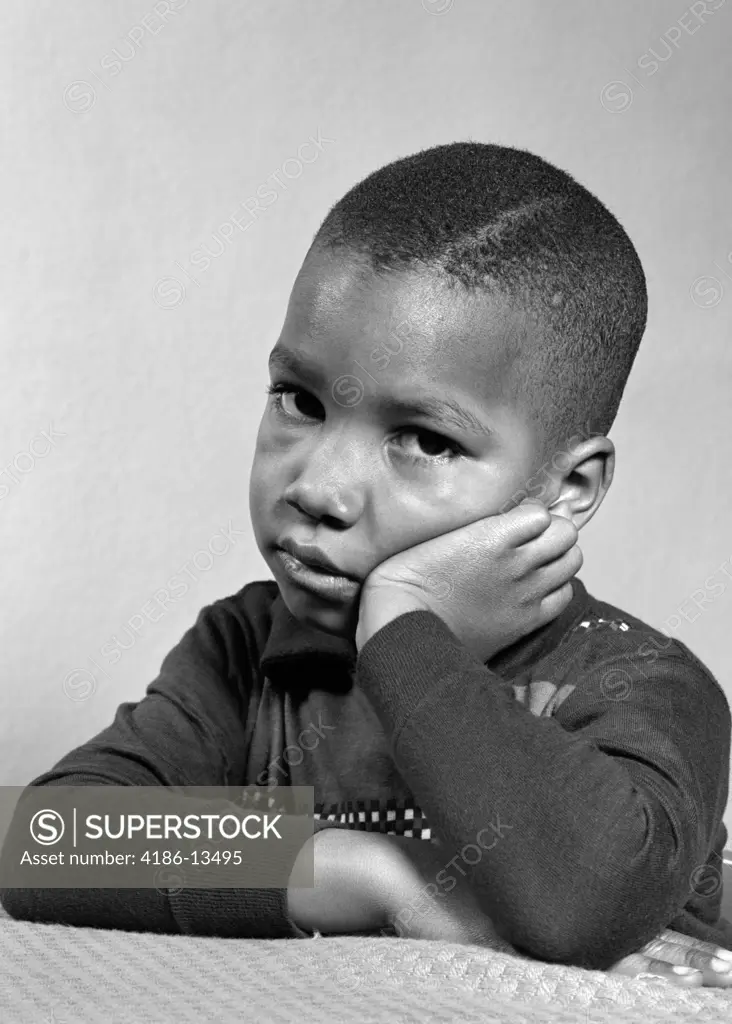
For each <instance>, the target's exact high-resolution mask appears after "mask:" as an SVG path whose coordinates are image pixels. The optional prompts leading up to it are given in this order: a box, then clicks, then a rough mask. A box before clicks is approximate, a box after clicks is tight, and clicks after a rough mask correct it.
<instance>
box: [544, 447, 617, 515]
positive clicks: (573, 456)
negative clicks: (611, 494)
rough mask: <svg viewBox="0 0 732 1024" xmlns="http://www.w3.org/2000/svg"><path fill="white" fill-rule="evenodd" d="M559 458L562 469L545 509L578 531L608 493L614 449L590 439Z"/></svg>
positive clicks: (612, 472)
mask: <svg viewBox="0 0 732 1024" xmlns="http://www.w3.org/2000/svg"><path fill="white" fill-rule="evenodd" d="M563 455H564V459H563V462H564V465H563V466H562V467H561V468H560V469H559V470H558V471H557V475H556V476H555V477H554V487H553V488H552V491H553V494H554V497H553V499H552V500H551V501H550V502H549V504H548V508H549V510H550V511H551V512H552V513H553V514H554V515H557V516H564V518H565V519H570V520H571V521H572V522H573V523H574V525H575V526H576V527H577V529H578V530H581V529H582V527H583V526H584V525H585V524H586V523H588V522H589V521H590V519H592V517H593V516H594V514H595V512H597V510H598V508H599V507H600V505H602V503H603V501H604V499H605V495H606V494H607V492H608V490H609V489H610V484H611V483H612V480H613V474H614V472H615V445H614V444H613V443H612V441H611V440H610V439H609V438H607V437H591V438H589V439H588V440H586V441H581V442H579V443H578V444H577V445H575V446H574V447H573V448H572V449H571V450H570V451H567V452H564V453H563ZM552 465H555V463H554V462H553V463H552Z"/></svg>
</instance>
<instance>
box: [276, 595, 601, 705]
mask: <svg viewBox="0 0 732 1024" xmlns="http://www.w3.org/2000/svg"><path fill="white" fill-rule="evenodd" d="M572 592H573V593H572V600H571V601H570V603H569V604H568V605H567V607H566V608H565V609H564V611H563V612H562V613H561V614H560V615H559V616H557V618H556V619H554V620H553V621H552V622H549V623H548V624H547V625H546V626H542V627H541V629H537V630H535V631H534V632H533V633H530V634H529V635H528V636H526V637H523V638H522V639H520V640H518V641H516V643H514V644H511V646H510V647H506V648H505V649H504V650H502V651H500V652H499V653H498V654H497V655H496V656H495V657H494V658H492V659H491V660H490V661H489V662H488V663H487V667H488V668H489V669H490V670H491V671H493V672H496V673H498V674H499V675H503V676H505V677H506V678H513V677H514V676H516V675H518V674H519V673H520V672H521V671H522V670H523V669H525V668H527V667H528V666H529V665H534V664H536V663H537V662H539V661H540V660H541V659H542V658H544V657H545V656H546V655H547V654H549V653H550V651H552V650H553V649H554V648H555V647H557V646H558V645H559V644H560V643H561V641H562V640H563V638H564V637H565V636H566V635H567V634H568V633H569V632H570V630H571V629H572V628H573V627H574V625H576V623H577V622H578V621H579V620H580V618H582V617H583V616H584V614H585V611H586V608H587V605H588V602H589V600H590V598H589V595H588V593H587V590H586V589H585V587H584V584H583V583H582V581H581V580H579V579H576V578H575V579H573V580H572ZM356 661H357V652H356V645H355V643H354V642H353V640H349V639H346V638H344V637H337V636H332V635H331V634H330V633H324V632H322V631H321V630H319V629H314V628H313V627H312V626H306V625H304V624H303V623H301V622H300V621H299V620H298V619H296V618H295V617H294V615H292V613H291V612H290V611H289V609H288V608H287V605H286V604H285V602H284V601H283V599H282V595H281V594H280V593H279V591H278V593H277V596H276V597H275V599H274V601H273V603H272V626H271V629H270V632H269V636H268V637H267V641H266V643H265V645H264V650H263V652H262V657H261V659H260V663H259V667H260V671H261V672H262V674H263V675H266V676H267V677H268V678H270V679H272V680H273V681H275V682H277V681H282V682H283V683H284V682H286V681H287V679H291V678H292V673H293V670H296V669H299V670H302V671H303V672H304V671H305V670H308V672H309V674H311V673H314V672H317V674H318V676H319V677H320V678H321V680H322V681H323V682H325V681H326V678H327V680H328V681H329V682H330V684H331V685H332V684H336V685H337V684H338V683H341V685H344V686H345V688H350V686H351V681H352V676H353V672H354V670H355V668H356ZM339 688H340V687H339Z"/></svg>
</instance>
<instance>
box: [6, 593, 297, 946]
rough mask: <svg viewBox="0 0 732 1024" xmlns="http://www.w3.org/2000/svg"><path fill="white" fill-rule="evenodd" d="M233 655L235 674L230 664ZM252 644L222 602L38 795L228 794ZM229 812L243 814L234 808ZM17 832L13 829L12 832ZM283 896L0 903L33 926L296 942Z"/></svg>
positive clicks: (259, 893)
mask: <svg viewBox="0 0 732 1024" xmlns="http://www.w3.org/2000/svg"><path fill="white" fill-rule="evenodd" d="M232 644H235V645H236V647H237V658H236V666H234V665H233V664H232V663H233V660H234V659H233V658H232V657H230V652H231V650H232ZM251 645H252V641H251V637H250V636H248V635H246V631H245V628H244V625H243V623H241V622H239V621H238V619H237V617H236V616H235V615H234V614H233V613H232V612H231V611H229V610H227V609H226V607H224V606H223V603H221V602H220V603H217V604H215V605H212V606H210V607H209V608H206V609H204V610H203V611H202V612H201V613H200V615H199V617H198V620H197V622H196V624H195V626H194V627H193V628H191V629H190V630H188V632H187V633H186V634H185V635H184V637H183V638H182V639H181V641H180V643H179V644H178V645H177V646H176V647H175V648H174V649H173V650H172V651H171V652H170V653H169V654H168V655H167V657H166V658H165V660H164V661H163V664H162V667H161V670H160V674H159V676H158V678H157V679H156V680H155V681H154V682H152V683H151V684H150V685H149V686H148V688H147V692H146V695H145V697H144V698H143V699H142V700H141V701H139V702H138V703H124V704H122V705H120V707H119V708H118V710H117V712H116V715H115V718H114V722H113V723H112V724H111V725H110V726H109V727H108V728H106V729H104V730H103V731H102V732H100V733H99V734H98V735H97V736H95V737H94V738H93V739H91V740H90V741H89V742H88V743H85V744H83V745H82V746H80V747H77V748H76V749H74V750H72V751H71V752H70V753H69V754H67V755H66V756H65V757H64V758H62V759H61V761H59V762H58V764H56V765H55V767H54V768H52V769H51V770H50V771H48V772H46V773H44V774H43V775H41V776H40V777H39V778H37V779H36V780H35V781H34V782H33V783H32V785H34V786H57V785H62V786H71V785H73V786H81V785H94V786H102V785H114V786H127V785H129V786H226V785H238V784H240V783H241V780H242V779H244V777H245V763H244V759H245V757H246V749H247V737H246V719H247V713H248V690H249V678H248V677H247V676H246V675H245V674H246V673H247V672H248V658H247V657H246V656H245V657H243V658H242V657H241V655H239V653H238V651H239V650H241V649H242V648H244V650H245V651H247V650H250V649H251ZM230 810H231V811H232V812H234V811H236V810H239V808H237V807H236V806H235V805H233V804H232V805H231V808H230ZM11 831H12V825H11ZM286 895H287V892H286V888H285V887H284V886H283V888H282V889H190V888H183V889H180V890H179V891H177V892H176V891H171V892H167V891H166V892H160V891H158V890H157V889H153V888H150V889H33V890H30V889H10V888H6V889H3V890H0V900H1V901H2V904H3V906H4V907H5V909H6V910H7V912H8V913H9V914H10V915H11V916H12V917H16V918H20V919H24V920H31V921H53V922H58V923H63V924H71V925H80V926H89V927H99V928H119V929H126V930H139V931H156V932H187V933H193V934H207V935H223V936H261V937H267V938H276V937H280V936H296V935H299V934H301V933H300V932H299V929H297V928H295V927H294V926H293V923H292V922H291V920H290V919H289V918H288V916H287V910H286Z"/></svg>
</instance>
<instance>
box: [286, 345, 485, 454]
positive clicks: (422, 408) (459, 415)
mask: <svg viewBox="0 0 732 1024" xmlns="http://www.w3.org/2000/svg"><path fill="white" fill-rule="evenodd" d="M358 365H359V366H360V364H358ZM269 368H270V370H272V369H280V370H283V371H287V370H289V371H290V372H291V373H294V374H295V375H297V376H299V377H300V378H301V379H302V380H305V381H308V382H310V383H311V384H312V385H313V386H318V385H321V384H322V383H323V375H322V374H321V372H320V371H319V370H317V369H315V367H311V366H309V365H308V364H307V363H305V362H301V361H300V359H298V358H297V357H296V356H295V355H293V353H291V352H287V351H286V350H284V349H273V350H272V353H271V354H270V357H269ZM366 372H368V371H366ZM354 376H357V375H356V374H354ZM381 404H382V406H383V407H384V408H385V409H388V410H389V411H390V412H399V413H402V414H404V415H407V416H410V415H411V416H426V417H429V418H430V419H434V420H439V421H440V422H442V423H444V424H446V425H449V426H453V427H456V428H457V429H458V430H467V431H468V432H471V431H472V432H475V433H477V434H485V435H488V436H491V435H492V434H493V431H492V430H491V429H490V428H489V427H488V426H486V424H485V423H483V422H482V421H481V420H479V419H478V417H477V416H475V415H474V414H473V413H472V412H469V411H468V410H467V409H465V408H463V406H462V405H460V403H459V402H456V401H454V400H452V399H450V398H430V397H429V396H425V397H423V398H415V399H409V400H408V401H403V400H399V399H396V398H391V397H384V398H382V399H381Z"/></svg>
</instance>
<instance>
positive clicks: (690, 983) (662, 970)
mask: <svg viewBox="0 0 732 1024" xmlns="http://www.w3.org/2000/svg"><path fill="white" fill-rule="evenodd" d="M608 974H623V975H625V976H626V977H628V978H638V977H642V976H645V975H649V974H650V975H652V976H653V977H654V978H664V979H665V980H666V981H670V982H671V984H673V985H679V986H681V987H682V988H701V987H702V985H703V984H704V978H703V975H702V972H701V971H695V970H694V969H693V968H692V967H685V966H674V965H672V964H667V963H664V962H663V961H662V960H655V959H654V958H653V957H649V956H644V955H643V954H642V953H632V954H631V955H630V956H626V957H624V958H623V959H622V960H620V961H619V962H618V963H617V964H615V966H614V967H611V968H610V970H609V971H608Z"/></svg>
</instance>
